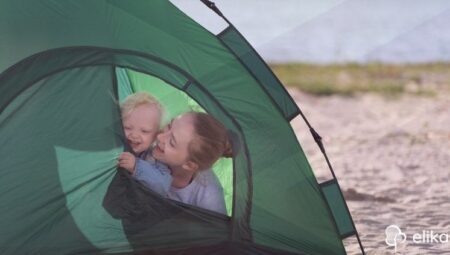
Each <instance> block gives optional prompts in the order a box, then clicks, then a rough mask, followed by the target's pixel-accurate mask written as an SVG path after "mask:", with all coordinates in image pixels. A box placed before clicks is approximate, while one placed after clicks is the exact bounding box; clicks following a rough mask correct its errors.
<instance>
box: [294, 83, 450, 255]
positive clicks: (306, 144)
mask: <svg viewBox="0 0 450 255" xmlns="http://www.w3.org/2000/svg"><path fill="white" fill-rule="evenodd" d="M289 92H290V93H291V95H292V97H293V98H294V99H295V101H296V102H297V103H298V105H299V106H300V109H301V110H302V111H303V113H304V114H305V115H306V117H307V118H308V120H309V121H310V123H311V124H312V125H313V127H314V128H315V130H316V131H317V132H318V133H319V134H320V135H321V136H322V137H323V142H324V144H325V148H326V150H327V154H328V156H329V158H330V161H331V164H332V166H333V168H334V170H335V173H336V176H337V178H338V180H339V183H340V186H341V188H342V190H343V191H344V195H345V197H346V199H347V203H348V206H349V209H350V211H351V213H352V216H353V219H354V221H355V223H356V228H357V230H358V232H359V233H360V237H361V240H362V243H363V245H364V247H365V250H366V253H367V254H394V247H389V246H388V245H387V244H386V242H385V238H386V235H385V230H386V227H387V226H389V225H392V224H395V225H397V226H399V228H400V229H401V231H402V232H403V233H405V234H406V241H405V242H403V243H402V242H400V240H399V241H398V246H397V254H450V243H449V242H447V243H446V242H445V236H439V237H441V238H442V239H443V241H444V243H437V242H436V241H435V239H434V240H431V238H428V240H427V236H430V235H428V234H427V233H430V232H429V231H433V234H436V233H439V234H448V235H450V189H449V184H450V95H449V94H448V93H446V94H439V95H438V96H436V97H418V96H408V95H405V96H401V97H400V98H394V99H393V98H385V97H382V96H377V95H373V94H364V95H360V96H355V97H342V96H329V97H315V96H311V95H307V94H303V93H300V92H299V91H297V90H289ZM292 125H293V128H294V130H295V132H296V134H297V136H298V138H299V141H300V143H301V145H302V147H303V149H304V151H305V153H306V154H307V156H308V159H309V161H310V163H311V165H312V167H313V169H314V171H315V173H316V176H317V177H318V179H319V181H320V182H321V181H324V180H327V179H329V178H331V174H330V171H329V170H328V167H327V166H326V163H325V160H324V158H323V156H322V154H321V153H320V151H319V149H318V147H317V145H316V144H315V142H314V141H313V139H312V138H311V135H310V133H309V131H308V129H307V128H306V124H305V123H304V122H303V120H302V119H301V117H297V118H295V119H294V120H293V121H292ZM423 231H428V232H426V233H425V234H424V233H423ZM415 233H417V234H420V235H422V237H423V238H425V240H423V238H422V239H421V240H419V239H420V238H418V237H416V238H417V239H416V241H420V242H414V240H413V235H414V234H415ZM345 244H346V247H347V251H348V253H349V254H360V252H359V251H358V249H359V248H358V246H357V243H356V238H352V237H350V238H348V239H346V240H345Z"/></svg>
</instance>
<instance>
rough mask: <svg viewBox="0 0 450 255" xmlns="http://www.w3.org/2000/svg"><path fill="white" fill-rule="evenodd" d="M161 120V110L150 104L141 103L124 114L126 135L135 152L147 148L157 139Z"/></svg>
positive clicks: (123, 122)
mask: <svg viewBox="0 0 450 255" xmlns="http://www.w3.org/2000/svg"><path fill="white" fill-rule="evenodd" d="M160 121H161V114H160V113H159V111H158V110H157V109H155V108H154V107H152V106H148V105H141V106H139V107H137V108H136V109H134V110H133V111H132V112H130V113H129V114H127V115H126V116H123V118H122V124H123V128H124V131H125V137H126V138H127V141H128V144H129V145H130V147H131V149H132V150H133V152H134V153H135V154H139V153H141V152H143V151H145V150H147V149H148V148H149V147H150V145H151V144H152V143H153V142H154V141H155V138H156V135H157V134H158V131H159V123H160Z"/></svg>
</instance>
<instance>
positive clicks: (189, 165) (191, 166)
mask: <svg viewBox="0 0 450 255" xmlns="http://www.w3.org/2000/svg"><path fill="white" fill-rule="evenodd" d="M182 167H183V169H185V170H188V171H190V172H193V173H195V172H197V171H198V170H199V169H198V164H197V163H195V162H194V161H191V160H188V161H186V163H184V164H183V165H182Z"/></svg>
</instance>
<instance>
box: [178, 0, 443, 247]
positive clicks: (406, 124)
mask: <svg viewBox="0 0 450 255" xmlns="http://www.w3.org/2000/svg"><path fill="white" fill-rule="evenodd" d="M172 2H173V3H174V4H175V5H177V6H178V7H179V8H180V9H181V10H183V11H184V12H186V13H187V14H189V15H190V16H191V17H193V18H194V19H195V20H196V21H198V22H199V23H200V24H202V25H203V26H205V27H206V28H207V29H209V30H210V31H211V32H213V33H215V34H217V33H219V32H220V31H222V30H223V29H224V28H225V27H226V25H227V24H226V23H225V22H224V21H223V20H222V19H221V18H220V17H218V16H217V15H216V14H215V13H214V12H212V11H211V10H209V9H208V8H207V7H206V6H204V5H203V4H202V3H201V2H200V1H194V0H190V1H186V0H172ZM214 2H215V3H216V5H217V6H218V8H219V9H220V10H221V11H222V13H223V14H224V15H225V16H226V17H227V18H228V19H229V20H230V21H231V22H232V23H233V24H234V25H235V27H236V28H237V29H238V30H239V31H240V32H241V33H242V34H243V35H244V36H245V37H246V38H247V40H248V41H249V42H250V43H251V44H252V45H253V46H254V47H255V49H256V50H257V51H258V52H259V54H260V55H261V56H262V57H263V58H264V59H265V60H266V61H267V62H268V63H269V64H270V66H271V67H272V69H273V71H274V72H275V74H276V75H277V76H278V77H279V79H280V80H281V81H282V83H283V84H284V85H285V86H286V87H287V88H288V91H289V92H290V94H291V95H292V97H293V98H294V100H295V101H296V102H297V104H298V105H299V107H300V109H301V110H302V111H303V113H304V114H305V115H306V117H307V118H308V120H309V121H310V122H311V124H312V125H313V127H314V128H315V129H316V131H318V133H319V134H320V135H321V136H322V137H323V139H324V144H325V148H326V149H327V153H328V156H329V158H330V160H331V164H332V165H333V168H334V169H335V172H336V175H337V178H338V180H339V182H340V185H341V188H342V190H343V192H344V196H345V197H346V200H347V203H348V206H349V208H350V211H351V213H352V216H353V219H354V221H355V223H356V228H357V229H358V232H359V233H360V236H361V239H362V243H363V245H364V247H365V248H366V252H367V254H394V248H393V247H389V246H388V245H387V244H386V242H385V238H386V236H385V230H386V227H387V226H389V225H392V224H395V225H397V226H399V227H400V229H401V230H402V231H403V232H404V233H405V234H406V235H407V240H406V241H405V242H403V243H399V244H398V246H397V253H398V254H448V253H449V251H450V244H449V243H448V237H447V242H430V241H426V240H424V241H423V242H413V240H412V236H413V235H414V234H416V233H419V234H423V233H424V232H423V231H433V232H434V233H439V234H447V235H450V189H449V188H448V186H449V183H450V114H449V113H450V26H449V24H450V1H448V0H429V1H425V0H377V1H374V0H372V1H369V0H283V1H276V0H245V1H242V0H239V1H238V0H216V1H214ZM292 126H293V128H294V130H295V132H296V134H297V136H298V139H299V141H300V144H301V145H302V147H303V149H304V151H305V153H306V154H307V156H308V159H309V161H310V163H311V165H312V167H313V169H314V171H315V173H316V176H317V178H318V180H319V182H322V181H325V180H327V179H329V178H331V174H330V171H329V170H328V167H327V166H326V164H325V160H324V158H323V156H322V155H321V153H320V151H319V149H318V148H317V145H316V144H315V143H314V141H313V139H312V138H311V135H310V133H309V131H308V129H307V128H306V125H305V124H304V122H303V120H302V119H300V118H299V117H297V118H296V119H294V120H293V121H292ZM428 233H429V232H428ZM444 241H445V240H444ZM345 243H346V246H347V251H348V253H349V254H359V252H358V246H357V243H356V240H354V239H352V238H348V239H346V240H345Z"/></svg>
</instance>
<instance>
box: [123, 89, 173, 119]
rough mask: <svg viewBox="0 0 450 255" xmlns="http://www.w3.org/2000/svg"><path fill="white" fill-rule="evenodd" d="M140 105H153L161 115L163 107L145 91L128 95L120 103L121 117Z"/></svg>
mask: <svg viewBox="0 0 450 255" xmlns="http://www.w3.org/2000/svg"><path fill="white" fill-rule="evenodd" d="M142 105H149V106H151V107H155V108H156V109H157V110H158V112H159V113H160V115H161V116H162V115H163V112H164V111H163V107H162V105H161V104H160V103H159V102H158V100H157V99H156V98H154V97H153V96H151V95H150V94H148V93H146V92H137V93H134V94H131V95H129V96H128V97H127V98H125V100H124V101H123V102H122V103H121V104H120V111H121V114H122V118H124V117H126V116H127V115H128V114H130V113H131V112H132V111H133V110H135V109H136V108H138V107H139V106H142Z"/></svg>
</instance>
